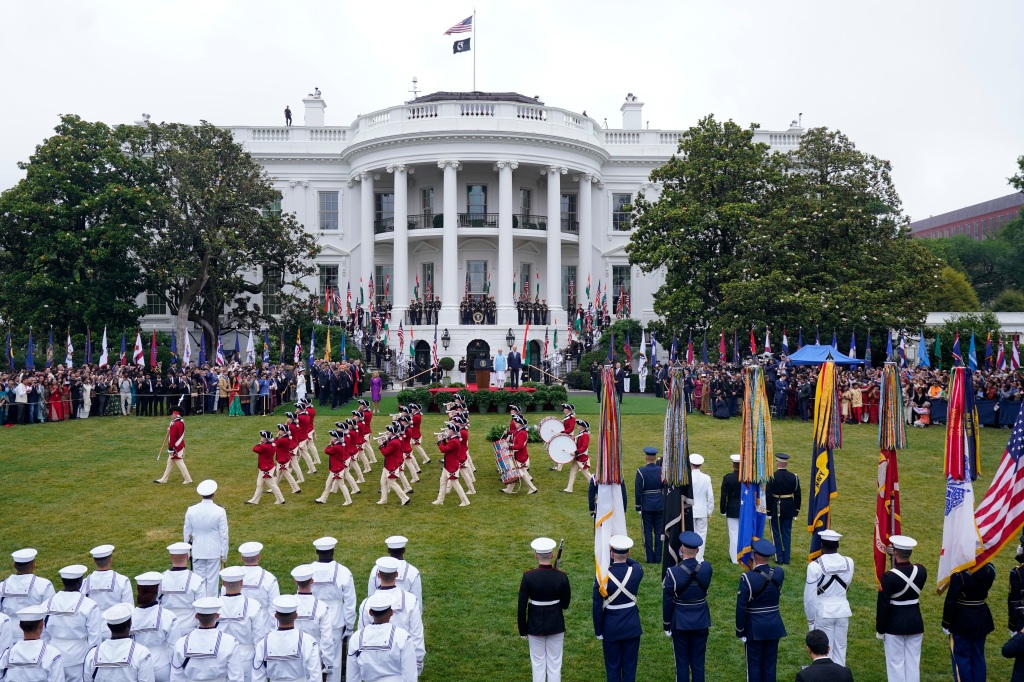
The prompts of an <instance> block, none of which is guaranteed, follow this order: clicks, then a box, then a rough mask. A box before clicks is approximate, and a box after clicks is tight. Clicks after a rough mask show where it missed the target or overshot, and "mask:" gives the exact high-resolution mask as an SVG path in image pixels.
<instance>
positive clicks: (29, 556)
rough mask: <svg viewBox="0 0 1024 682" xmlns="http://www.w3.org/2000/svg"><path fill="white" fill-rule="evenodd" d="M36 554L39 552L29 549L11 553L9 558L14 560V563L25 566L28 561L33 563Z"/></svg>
mask: <svg viewBox="0 0 1024 682" xmlns="http://www.w3.org/2000/svg"><path fill="white" fill-rule="evenodd" d="M37 554H39V552H37V551H36V550H34V549H32V548H31V547H30V548H28V549H19V550H18V551H16V552H11V558H12V559H14V562H15V563H18V564H27V563H28V562H30V561H35V558H36V555H37Z"/></svg>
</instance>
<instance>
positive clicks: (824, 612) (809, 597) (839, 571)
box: [804, 530, 853, 665]
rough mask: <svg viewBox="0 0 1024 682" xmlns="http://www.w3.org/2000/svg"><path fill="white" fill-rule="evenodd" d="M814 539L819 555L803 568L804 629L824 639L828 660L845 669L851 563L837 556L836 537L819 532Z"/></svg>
mask: <svg viewBox="0 0 1024 682" xmlns="http://www.w3.org/2000/svg"><path fill="white" fill-rule="evenodd" d="M818 537H820V538H821V550H822V553H821V556H819V557H818V558H816V559H815V560H814V561H812V562H811V563H809V564H807V582H806V583H804V614H805V615H806V616H807V629H808V630H821V631H822V632H824V633H825V634H826V635H828V645H829V650H828V657H829V658H831V659H832V660H833V661H835V662H836V663H838V664H839V665H846V633H847V631H848V629H849V625H850V616H852V615H853V612H852V611H851V610H850V602H849V601H848V600H847V598H846V592H847V590H848V589H849V588H850V585H852V584H853V559H851V558H849V557H845V556H843V555H842V554H840V553H839V538H841V537H843V536H842V535H840V534H839V533H837V532H835V531H834V530H823V531H821V532H819V533H818Z"/></svg>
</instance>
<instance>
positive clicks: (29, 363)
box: [25, 327, 36, 369]
mask: <svg viewBox="0 0 1024 682" xmlns="http://www.w3.org/2000/svg"><path fill="white" fill-rule="evenodd" d="M25 368H26V369H35V368H36V346H35V344H34V343H32V328H31V327H29V328H28V349H26V351H25Z"/></svg>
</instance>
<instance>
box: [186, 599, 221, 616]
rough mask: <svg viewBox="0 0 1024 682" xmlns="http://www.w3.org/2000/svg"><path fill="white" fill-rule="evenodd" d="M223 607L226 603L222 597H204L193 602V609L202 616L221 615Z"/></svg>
mask: <svg viewBox="0 0 1024 682" xmlns="http://www.w3.org/2000/svg"><path fill="white" fill-rule="evenodd" d="M222 606H224V602H222V601H221V600H220V597H203V598H202V599H196V600H195V601H194V602H192V608H194V609H195V610H196V613H198V614H199V615H201V616H203V615H205V616H208V615H210V614H212V613H220V609H221V607H222Z"/></svg>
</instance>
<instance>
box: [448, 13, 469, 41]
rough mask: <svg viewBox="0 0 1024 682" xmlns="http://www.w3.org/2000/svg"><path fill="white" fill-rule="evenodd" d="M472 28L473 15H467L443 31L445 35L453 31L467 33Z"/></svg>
mask: <svg viewBox="0 0 1024 682" xmlns="http://www.w3.org/2000/svg"><path fill="white" fill-rule="evenodd" d="M472 30H473V17H472V16H468V17H466V18H465V19H463V20H462V21H460V22H459V23H457V24H455V25H454V26H452V27H451V28H450V29H448V30H447V31H445V32H444V34H445V35H446V36H450V35H452V34H454V33H469V32H470V31H472Z"/></svg>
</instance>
